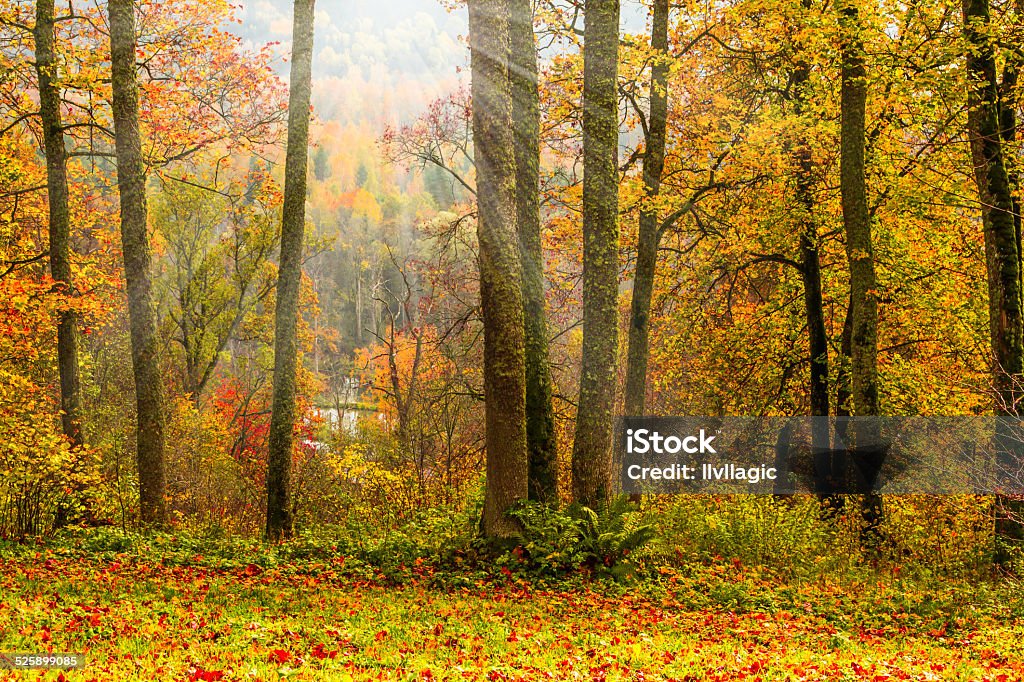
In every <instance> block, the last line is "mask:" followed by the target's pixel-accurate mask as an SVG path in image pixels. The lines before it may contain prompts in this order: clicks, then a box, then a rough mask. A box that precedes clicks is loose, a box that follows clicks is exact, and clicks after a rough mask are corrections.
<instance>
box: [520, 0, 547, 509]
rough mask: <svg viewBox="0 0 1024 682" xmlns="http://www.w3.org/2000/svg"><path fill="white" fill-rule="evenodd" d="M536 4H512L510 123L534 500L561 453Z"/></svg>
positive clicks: (542, 493)
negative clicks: (543, 222)
mask: <svg viewBox="0 0 1024 682" xmlns="http://www.w3.org/2000/svg"><path fill="white" fill-rule="evenodd" d="M532 4H533V3H532V0H511V2H510V3H509V6H510V8H511V23H510V28H509V30H510V43H511V59H512V63H511V68H510V69H509V81H510V84H511V88H512V125H513V126H514V129H515V159H516V173H517V181H518V182H517V185H516V227H517V229H518V231H519V248H520V252H521V260H522V265H523V313H524V324H525V331H526V442H527V447H528V449H529V456H530V461H529V495H530V499H531V500H539V501H542V502H553V501H555V500H556V499H557V497H558V451H557V449H556V442H555V418H554V413H553V412H552V408H551V371H550V363H549V361H548V326H547V318H546V313H545V308H544V261H543V253H542V251H541V241H540V104H539V93H538V91H537V48H536V45H535V43H534V37H533V9H532Z"/></svg>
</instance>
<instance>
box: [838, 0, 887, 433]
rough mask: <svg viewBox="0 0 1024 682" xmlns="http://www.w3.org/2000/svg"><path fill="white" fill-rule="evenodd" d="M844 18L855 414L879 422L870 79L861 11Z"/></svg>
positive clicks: (848, 9)
mask: <svg viewBox="0 0 1024 682" xmlns="http://www.w3.org/2000/svg"><path fill="white" fill-rule="evenodd" d="M840 12H841V15H840V22H841V24H842V26H843V34H844V35H843V54H842V59H843V65H842V79H843V82H842V101H841V107H842V127H841V138H842V141H841V145H842V149H841V172H840V189H841V193H842V206H843V226H844V227H845V229H846V252H847V258H848V259H849V263H850V292H851V296H852V311H853V336H852V347H851V352H852V356H851V379H852V386H853V414H854V415H856V416H868V415H872V416H873V415H877V414H878V369H877V355H878V299H877V296H876V293H875V287H876V282H875V258H874V251H873V249H872V243H871V216H870V213H869V210H868V199H867V185H866V181H865V164H864V155H865V113H866V108H867V81H866V78H867V73H866V69H865V67H864V45H863V42H862V40H861V37H860V31H861V27H860V24H859V17H858V13H857V9H856V7H855V6H853V5H852V4H846V5H844V6H843V7H842V8H841V9H840Z"/></svg>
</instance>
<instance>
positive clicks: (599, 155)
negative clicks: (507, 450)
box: [572, 0, 619, 505]
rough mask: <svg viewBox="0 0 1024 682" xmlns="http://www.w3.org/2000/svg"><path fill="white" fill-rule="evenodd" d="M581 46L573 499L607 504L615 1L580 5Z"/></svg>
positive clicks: (613, 288) (614, 236)
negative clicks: (579, 315) (579, 304)
mask: <svg viewBox="0 0 1024 682" xmlns="http://www.w3.org/2000/svg"><path fill="white" fill-rule="evenodd" d="M584 12H585V15H586V35H585V37H584V46H583V362H582V368H581V376H580V397H579V402H578V404H577V414H576V434H575V441H574V443H573V461H572V478H573V495H574V497H575V499H576V500H577V501H579V502H581V503H583V504H586V505H598V504H601V503H603V502H604V501H605V500H607V498H608V496H609V494H610V492H611V491H610V484H611V449H612V431H613V428H614V423H613V422H614V414H613V411H614V409H615V385H616V381H615V376H616V371H615V366H616V360H617V357H616V356H617V355H618V314H617V309H618V306H617V299H618V285H619V278H618V274H619V258H618V247H619V225H618V206H619V202H618V175H617V169H616V166H617V150H618V92H617V89H616V81H617V77H618V51H619V2H618V0H586V2H585V5H584Z"/></svg>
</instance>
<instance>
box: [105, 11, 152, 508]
mask: <svg viewBox="0 0 1024 682" xmlns="http://www.w3.org/2000/svg"><path fill="white" fill-rule="evenodd" d="M108 11H109V13H110V66H111V90H112V96H113V102H112V111H113V119H114V147H115V151H116V155H117V186H118V191H119V194H120V202H121V246H122V251H123V255H124V274H125V286H126V288H127V292H128V317H129V324H130V327H131V346H132V370H133V372H134V375H135V400H136V406H137V411H138V416H137V422H138V423H137V425H136V428H137V432H136V443H137V453H136V456H137V459H138V469H139V513H140V517H141V520H142V523H143V524H146V525H161V524H164V523H166V521H167V505H166V502H165V499H164V490H165V478H164V420H165V417H164V393H163V376H162V375H161V372H160V356H159V339H158V338H157V333H156V311H155V309H154V304H153V293H152V289H153V286H152V274H151V269H152V268H151V266H152V256H151V252H150V244H149V234H148V228H147V222H148V220H147V207H146V169H145V166H144V163H143V158H142V139H141V136H140V134H139V88H138V78H137V73H136V65H135V51H136V42H137V37H136V32H135V4H134V2H133V0H110V2H109V3H108Z"/></svg>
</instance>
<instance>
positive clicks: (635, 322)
mask: <svg viewBox="0 0 1024 682" xmlns="http://www.w3.org/2000/svg"><path fill="white" fill-rule="evenodd" d="M653 15H654V16H653V21H652V22H651V48H652V49H653V51H654V53H655V54H654V61H653V63H652V65H651V92H650V101H651V105H650V106H651V109H650V114H649V115H648V117H647V137H646V140H645V141H644V171H643V180H644V195H645V196H646V197H647V200H648V201H653V200H654V199H656V198H657V197H658V195H659V194H660V193H661V176H662V173H663V172H664V170H665V139H666V136H667V130H668V76H669V61H668V0H654V12H653ZM660 236H661V235H660V231H659V229H658V212H657V210H656V209H655V208H654V206H652V205H651V204H650V203H645V204H644V205H643V206H642V207H641V209H640V225H639V234H638V236H637V244H636V273H635V275H634V276H633V299H632V302H631V306H630V316H629V347H628V350H627V352H626V388H625V393H626V395H625V401H626V405H625V408H626V414H627V415H630V416H640V415H643V414H644V409H645V407H644V404H645V401H646V397H647V361H648V358H649V357H650V342H649V339H648V336H649V332H650V316H651V297H652V294H653V291H654V276H655V272H656V269H657V265H658V242H659V240H660Z"/></svg>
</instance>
